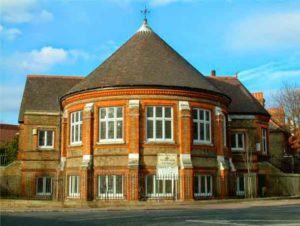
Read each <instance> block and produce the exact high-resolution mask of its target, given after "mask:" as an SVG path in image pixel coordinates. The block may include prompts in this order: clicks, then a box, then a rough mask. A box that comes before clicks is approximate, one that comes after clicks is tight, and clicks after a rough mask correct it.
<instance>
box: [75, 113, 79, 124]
mask: <svg viewBox="0 0 300 226" xmlns="http://www.w3.org/2000/svg"><path fill="white" fill-rule="evenodd" d="M78 113H79V112H75V122H78V121H79V117H78Z"/></svg>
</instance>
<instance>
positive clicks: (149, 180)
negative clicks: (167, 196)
mask: <svg viewBox="0 0 300 226" xmlns="http://www.w3.org/2000/svg"><path fill="white" fill-rule="evenodd" d="M146 180H147V182H146V184H147V188H146V191H147V194H153V176H152V175H151V176H147V177H146Z"/></svg>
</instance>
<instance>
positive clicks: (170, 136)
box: [165, 121, 172, 139]
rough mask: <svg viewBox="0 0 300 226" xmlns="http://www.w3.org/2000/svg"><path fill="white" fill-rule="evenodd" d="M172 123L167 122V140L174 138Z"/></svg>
mask: <svg viewBox="0 0 300 226" xmlns="http://www.w3.org/2000/svg"><path fill="white" fill-rule="evenodd" d="M171 127H172V126H171V121H165V138H166V139H171V138H172V128H171Z"/></svg>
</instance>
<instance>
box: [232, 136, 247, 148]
mask: <svg viewBox="0 0 300 226" xmlns="http://www.w3.org/2000/svg"><path fill="white" fill-rule="evenodd" d="M231 149H232V150H233V151H244V149H245V137H244V134H243V133H233V134H232V135H231Z"/></svg>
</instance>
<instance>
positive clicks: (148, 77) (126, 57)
mask: <svg viewBox="0 0 300 226" xmlns="http://www.w3.org/2000/svg"><path fill="white" fill-rule="evenodd" d="M109 87H165V88H168V87H169V88H174V87H175V88H188V89H197V90H199V89H200V90H205V91H208V92H213V93H217V94H219V95H222V93H221V92H220V91H219V90H218V89H217V88H216V87H215V86H214V85H213V84H212V83H211V82H210V81H208V79H206V78H205V77H204V76H203V75H202V74H201V73H200V72H199V71H197V70H196V69H195V68H194V67H193V66H192V65H191V64H189V63H188V62H187V61H186V60H185V59H184V58H183V57H182V56H180V55H179V54H178V53H177V52H176V51H175V50H174V49H172V47H170V46H169V45H168V44H167V43H166V42H165V41H164V40H162V39H161V38H160V37H159V36H158V35H157V34H156V33H155V32H153V31H152V29H151V28H150V27H149V26H148V24H147V21H146V20H145V21H144V24H143V25H142V26H141V28H140V29H139V30H138V31H137V32H136V33H135V34H134V35H133V37H131V38H130V39H129V40H128V41H127V42H126V43H125V44H124V45H123V46H121V47H120V48H119V49H118V50H117V51H116V52H115V53H114V54H112V55H111V56H110V57H109V58H108V59H107V60H106V61H105V62H104V63H103V64H101V65H100V66H98V67H97V68H96V69H95V70H94V71H93V72H91V73H90V74H89V75H88V76H87V77H86V78H85V79H84V80H82V81H81V82H79V83H78V84H77V85H75V86H74V87H73V88H72V89H71V90H69V92H68V93H67V95H68V94H72V93H77V92H82V91H87V90H93V89H101V88H109Z"/></svg>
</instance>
